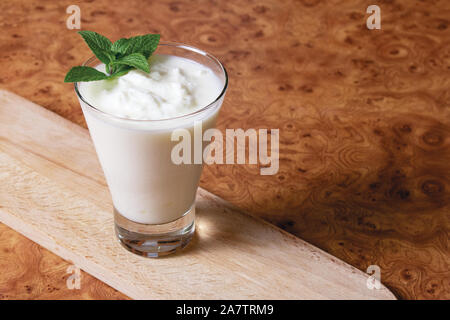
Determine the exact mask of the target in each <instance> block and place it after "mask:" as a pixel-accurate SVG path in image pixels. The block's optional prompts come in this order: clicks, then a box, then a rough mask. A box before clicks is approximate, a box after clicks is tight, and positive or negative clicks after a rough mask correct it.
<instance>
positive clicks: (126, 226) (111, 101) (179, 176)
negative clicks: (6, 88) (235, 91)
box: [76, 44, 227, 256]
mask: <svg viewBox="0 0 450 320" xmlns="http://www.w3.org/2000/svg"><path fill="white" fill-rule="evenodd" d="M161 47H162V49H163V50H160V49H159V48H161ZM166 47H167V48H166ZM159 48H158V50H157V52H156V53H155V54H154V55H153V56H152V57H151V58H150V60H149V62H150V73H145V72H143V71H140V70H132V71H130V72H128V73H127V74H126V75H124V76H122V77H119V78H117V79H114V80H102V81H93V82H82V83H77V84H76V89H77V93H78V97H79V100H80V103H81V106H82V109H83V113H84V116H85V119H86V122H87V125H88V127H89V132H90V134H91V137H92V140H93V142H94V145H95V149H96V151H97V155H98V158H99V160H100V163H101V166H102V169H103V171H104V174H105V177H106V181H107V184H108V187H109V190H110V192H111V196H112V201H113V204H114V208H115V220H116V233H117V235H118V237H119V239H120V240H121V243H122V244H123V245H124V246H125V247H127V248H128V249H130V250H131V251H133V252H136V253H139V254H143V255H146V256H160V255H162V254H167V253H170V252H172V251H174V250H175V249H176V248H178V247H182V246H184V245H186V244H187V242H188V241H189V239H190V237H191V236H192V233H193V230H194V220H193V217H194V214H195V211H194V202H195V195H196V191H197V188H198V183H199V179H200V174H201V171H202V165H201V164H181V165H177V164H174V163H173V162H172V160H171V152H172V148H173V147H174V146H175V145H176V144H177V143H178V142H177V141H171V135H172V132H173V130H175V129H180V128H184V129H187V130H189V131H190V132H191V137H193V136H194V135H193V130H194V122H196V121H201V122H202V129H203V130H207V129H209V128H212V127H213V126H214V124H215V121H216V118H217V114H218V111H219V109H220V106H221V104H222V101H223V96H224V93H225V89H226V84H227V79H226V73H225V70H224V69H223V67H222V66H221V64H220V63H219V62H218V61H217V60H216V59H215V58H212V57H211V56H209V55H207V54H206V53H203V52H201V51H200V50H198V49H194V48H191V47H187V46H182V47H180V45H164V44H163V45H160V47H159ZM164 49H166V50H164ZM167 49H170V50H167ZM158 51H163V52H158ZM164 51H167V53H166V52H164ZM186 53H188V54H186ZM94 63H95V62H91V66H94V65H93V64H94ZM95 67H96V68H97V69H99V70H101V71H104V65H102V64H97V65H95ZM191 145H194V144H193V143H192V144H191ZM191 154H193V153H192V152H191ZM186 224H187V225H186ZM162 243H165V244H166V245H164V244H162ZM167 243H169V244H168V245H167Z"/></svg>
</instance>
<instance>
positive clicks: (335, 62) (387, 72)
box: [0, 0, 450, 299]
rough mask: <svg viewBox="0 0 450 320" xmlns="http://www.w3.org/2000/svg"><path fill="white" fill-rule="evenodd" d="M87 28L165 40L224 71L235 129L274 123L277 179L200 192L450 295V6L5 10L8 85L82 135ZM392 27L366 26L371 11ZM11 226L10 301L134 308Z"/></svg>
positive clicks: (236, 178)
mask: <svg viewBox="0 0 450 320" xmlns="http://www.w3.org/2000/svg"><path fill="white" fill-rule="evenodd" d="M71 4H78V5H79V6H80V8H81V16H82V19H81V21H82V25H81V27H82V29H85V30H95V31H97V32H100V33H102V34H105V35H106V36H108V37H110V38H112V39H114V40H115V39H117V38H119V37H123V36H131V35H134V34H142V33H148V32H158V33H161V34H162V39H163V40H166V41H180V42H186V43H189V44H192V45H195V46H198V47H200V48H202V49H204V50H206V51H209V52H211V53H212V54H214V55H215V56H217V57H218V58H219V59H221V61H223V63H224V64H225V66H226V68H227V70H228V72H229V76H230V87H229V91H228V94H227V97H226V99H225V103H224V106H223V109H222V111H221V115H220V117H219V121H218V127H219V128H220V129H224V128H244V129H247V128H279V129H280V171H279V172H278V174H277V175H275V176H260V175H259V167H258V166H256V165H252V166H250V165H234V166H231V165H220V166H206V167H205V170H204V174H203V176H202V181H201V185H202V186H203V187H204V188H205V189H207V190H209V191H211V192H213V193H215V194H217V195H219V196H221V197H222V198H224V199H226V200H228V201H230V202H232V203H233V204H235V205H237V206H238V207H240V208H242V209H245V210H246V211H248V212H250V213H252V214H254V215H258V216H260V217H262V218H264V219H266V220H267V221H270V222H272V223H274V224H276V225H278V226H281V227H283V228H284V229H286V230H287V231H289V232H291V233H293V234H295V235H297V236H299V237H301V238H302V239H304V240H306V241H308V242H310V243H312V244H314V245H316V246H318V247H320V248H322V249H324V250H326V251H327V252H329V253H331V254H333V255H335V256H336V257H338V258H340V259H342V260H344V261H346V262H348V263H350V264H352V265H353V266H355V267H357V268H359V269H361V270H365V269H366V268H367V267H368V266H369V265H378V266H380V268H381V277H382V281H383V283H385V284H386V285H387V286H388V287H389V288H390V289H391V290H392V291H393V292H394V293H396V295H397V296H398V297H400V298H405V299H434V298H437V299H449V298H450V268H449V266H450V252H449V244H448V243H449V239H448V232H449V220H450V219H449V218H450V217H449V215H450V213H449V210H450V204H449V199H450V197H449V193H450V191H449V190H450V183H449V181H450V89H449V88H450V41H449V39H450V37H449V36H450V21H449V20H450V2H449V1H446V0H443V1H432V0H431V1H409V0H408V1H407V0H404V1H399V0H391V1H356V0H352V1H320V0H303V1H288V0H286V1H278V0H265V1H235V0H233V1H231V0H227V1H187V0H185V1H137V0H127V1H121V0H114V1H107V0H103V1H95V2H93V1H89V2H88V1H85V2H83V1H29V0H17V1H12V0H2V1H1V2H0V27H1V30H2V32H1V33H0V66H1V72H0V87H1V88H3V89H8V90H10V91H13V92H15V93H17V94H19V95H22V96H24V97H26V98H28V99H30V100H32V101H33V102H36V103H38V104H40V105H42V106H45V107H46V108H48V109H50V110H52V111H55V112H57V113H58V114H60V115H62V116H64V117H66V118H68V119H70V120H71V121H73V122H75V123H78V124H80V125H82V126H85V123H84V120H83V117H82V113H81V110H80V107H79V105H78V102H77V100H76V97H75V94H74V92H73V88H72V86H71V85H68V84H64V83H63V82H62V79H63V77H64V75H65V73H66V71H67V70H68V69H69V68H70V66H72V65H77V64H81V63H82V62H83V61H84V60H86V58H88V57H89V56H90V52H89V49H88V48H87V47H86V46H85V45H84V44H83V43H82V41H81V40H80V37H79V36H78V35H77V34H76V30H68V29H67V28H66V24H65V23H66V18H67V17H68V15H67V14H66V11H65V10H66V7H67V6H69V5H71ZM371 4H378V5H379V6H380V7H381V30H368V29H367V28H366V19H367V17H368V16H369V15H368V14H366V8H367V6H368V5H371ZM68 266H69V263H68V262H65V261H63V260H62V259H60V258H58V257H57V256H55V255H53V254H52V253H50V252H48V251H47V250H44V249H42V248H40V247H39V246H38V245H36V244H34V243H32V242H31V241H29V240H27V239H26V238H24V237H22V236H20V235H19V234H18V233H16V232H14V231H12V230H11V229H9V228H8V227H6V226H4V225H1V226H0V297H1V298H126V297H125V296H124V295H122V294H121V293H119V292H116V291H115V290H113V289H111V288H109V287H108V286H107V285H105V284H103V283H101V282H100V281H98V280H96V279H94V278H92V277H91V276H89V275H87V274H86V273H83V280H82V288H81V290H68V289H67V288H66V284H65V279H66V278H67V276H68V275H67V273H66V268H67V267H68Z"/></svg>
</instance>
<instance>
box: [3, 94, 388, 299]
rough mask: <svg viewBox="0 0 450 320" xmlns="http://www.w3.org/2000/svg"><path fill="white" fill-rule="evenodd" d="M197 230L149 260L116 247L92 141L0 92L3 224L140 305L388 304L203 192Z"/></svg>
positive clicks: (310, 249)
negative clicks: (176, 248)
mask: <svg viewBox="0 0 450 320" xmlns="http://www.w3.org/2000/svg"><path fill="white" fill-rule="evenodd" d="M196 219H197V220H196V222H197V230H196V235H195V237H194V239H193V241H192V243H191V244H190V245H189V246H188V247H187V248H186V249H185V250H183V251H181V252H180V253H178V254H175V255H172V256H169V257H166V258H162V259H148V258H143V257H139V256H136V255H134V254H131V253H129V252H128V251H126V250H125V249H123V248H122V247H121V246H120V244H119V243H118V242H117V240H116V239H115V235H114V230H113V216H112V206H111V200H110V196H109V193H108V189H107V187H106V184H105V181H104V177H103V174H102V171H101V169H100V166H99V164H98V162H97V158H96V155H95V151H94V148H93V145H92V143H91V141H90V138H89V134H88V132H87V131H86V130H85V129H83V128H81V127H79V126H77V125H75V124H73V123H71V122H70V121H68V120H65V119H63V118H61V117H59V116H57V115H56V114H53V113H51V112H50V111H48V110H45V109H44V108H41V107H39V106H38V105H36V104H33V103H31V102H29V101H27V100H25V99H23V98H21V97H19V96H17V95H14V94H12V93H9V92H7V91H1V90H0V220H1V221H2V222H3V223H5V224H7V225H9V226H10V227H12V228H13V229H15V230H17V231H19V232H20V233H22V234H24V235H25V236H26V237H28V238H30V239H32V240H33V241H36V242H37V243H39V244H40V245H42V246H43V247H45V248H47V249H49V250H51V251H52V252H54V253H56V254H58V255H59V256H61V257H63V258H64V259H67V260H70V261H72V262H73V263H74V264H76V265H77V266H79V267H80V268H81V269H83V270H85V271H86V272H88V273H90V274H92V275H93V276H95V277H97V278H99V279H100V280H102V281H104V282H106V283H107V284H109V285H111V286H112V287H114V288H116V289H117V290H119V291H121V292H123V293H125V294H126V295H128V296H130V297H132V298H136V299H146V298H148V299H245V298H249V299H392V298H394V296H393V294H392V293H391V292H390V291H389V290H387V289H386V288H385V287H384V286H383V287H382V288H381V289H379V290H369V289H368V288H367V285H366V280H367V277H368V275H366V274H364V273H363V272H361V271H359V270H357V269H355V268H353V267H351V266H350V265H348V264H346V263H344V262H342V261H340V260H338V259H336V258H334V257H332V256H330V255H328V254H326V253H325V252H323V251H321V250H319V249H317V248H315V247H314V246H312V245H310V244H308V243H306V242H304V241H302V240H300V239H298V238H296V237H294V236H292V235H290V234H288V233H286V232H284V231H283V230H280V229H278V228H275V227H274V226H272V225H270V224H268V223H265V222H263V221H262V220H260V219H257V218H254V217H251V216H249V215H246V214H244V213H242V212H240V211H239V210H238V209H236V208H234V207H233V206H231V205H230V204H228V203H227V202H225V201H224V200H222V199H220V198H218V197H216V196H214V195H213V194H211V193H209V192H207V191H205V190H203V189H199V192H198V196H197V218H196Z"/></svg>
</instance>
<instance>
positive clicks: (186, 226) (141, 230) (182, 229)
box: [114, 205, 195, 258]
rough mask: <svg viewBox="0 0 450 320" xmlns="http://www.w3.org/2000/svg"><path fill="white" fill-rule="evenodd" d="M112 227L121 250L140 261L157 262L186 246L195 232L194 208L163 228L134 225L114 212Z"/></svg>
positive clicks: (161, 226) (162, 226) (154, 225)
mask: <svg viewBox="0 0 450 320" xmlns="http://www.w3.org/2000/svg"><path fill="white" fill-rule="evenodd" d="M114 223H115V230H116V236H117V238H118V239H119V242H120V244H121V245H122V246H123V247H125V248H126V249H127V250H128V251H131V252H133V253H135V254H138V255H141V256H144V257H149V258H157V257H161V256H166V255H168V254H171V253H174V252H176V251H177V250H179V249H182V248H184V247H185V246H187V244H188V243H189V241H190V240H191V239H192V236H193V235H194V231H195V205H193V206H192V207H191V209H189V210H188V212H186V213H185V214H184V215H183V216H182V217H181V218H179V219H177V220H174V221H171V222H168V223H165V224H143V223H137V222H134V221H131V220H129V219H127V218H125V217H124V216H122V215H121V214H120V213H119V212H118V211H117V210H116V208H114Z"/></svg>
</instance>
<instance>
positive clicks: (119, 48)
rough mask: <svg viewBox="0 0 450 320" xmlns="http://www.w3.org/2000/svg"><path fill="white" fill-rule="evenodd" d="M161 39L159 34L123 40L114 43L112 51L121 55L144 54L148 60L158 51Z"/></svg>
mask: <svg viewBox="0 0 450 320" xmlns="http://www.w3.org/2000/svg"><path fill="white" fill-rule="evenodd" d="M160 38H161V36H160V35H159V34H146V35H143V36H136V37H132V38H128V39H127V38H122V39H119V40H117V41H116V42H114V43H113V45H112V46H111V51H113V52H115V53H118V54H120V55H129V54H131V53H142V54H143V55H144V57H145V58H146V59H148V58H149V57H150V56H151V55H152V53H153V52H154V51H155V50H156V47H157V46H158V44H159V39H160Z"/></svg>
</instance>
